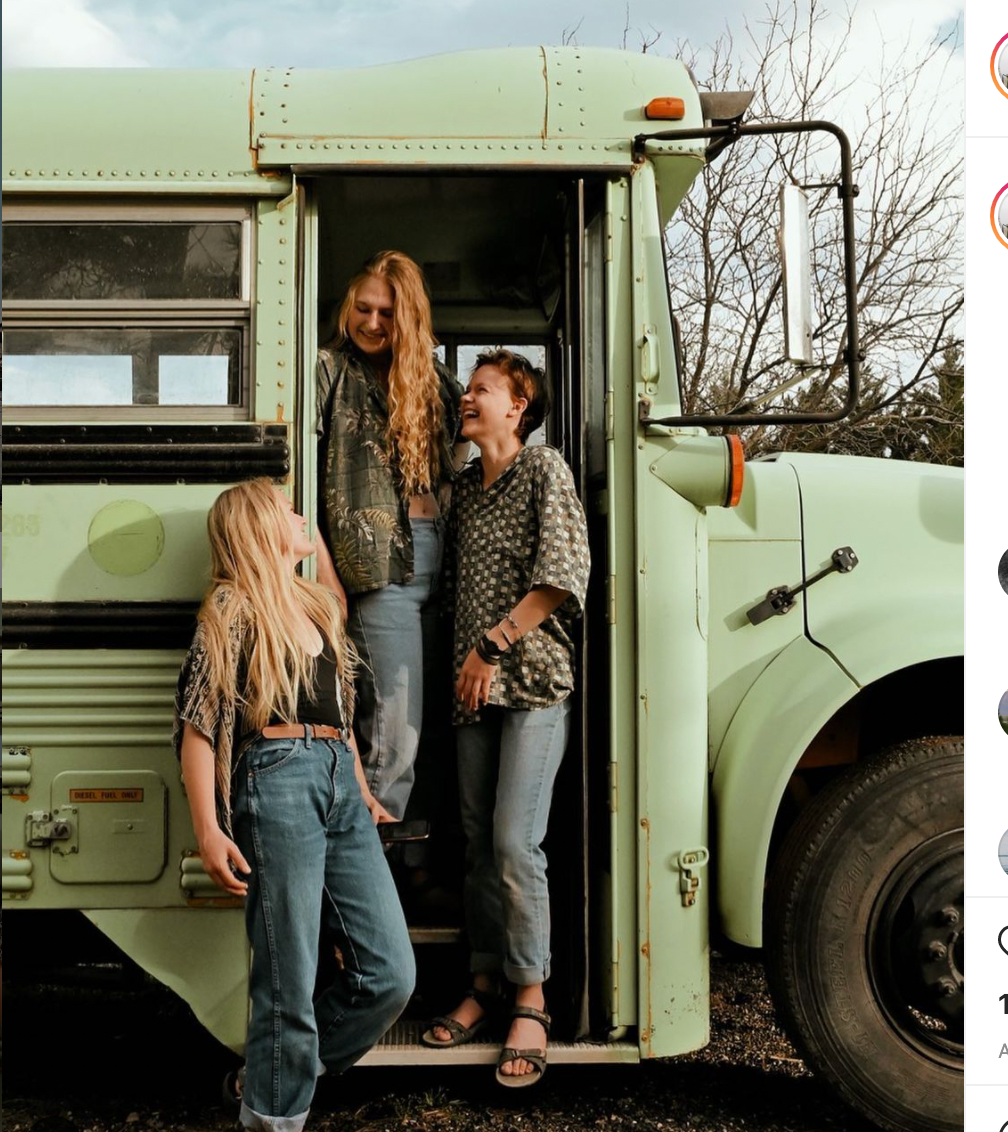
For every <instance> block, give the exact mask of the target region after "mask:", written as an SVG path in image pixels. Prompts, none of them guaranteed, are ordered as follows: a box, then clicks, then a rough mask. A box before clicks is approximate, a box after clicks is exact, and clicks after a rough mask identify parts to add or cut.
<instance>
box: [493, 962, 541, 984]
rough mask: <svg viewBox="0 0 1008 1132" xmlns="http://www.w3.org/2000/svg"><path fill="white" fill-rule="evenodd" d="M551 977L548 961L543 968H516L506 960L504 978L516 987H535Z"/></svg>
mask: <svg viewBox="0 0 1008 1132" xmlns="http://www.w3.org/2000/svg"><path fill="white" fill-rule="evenodd" d="M549 977H550V964H549V960H548V959H547V960H546V962H545V963H544V964H543V966H542V967H516V966H515V965H514V964H513V963H509V962H508V961H507V960H506V959H505V960H504V978H505V979H507V981H508V982H509V983H514V985H515V986H516V987H534V986H536V985H537V984H539V983H544V982H546V980H547V979H548V978H549Z"/></svg>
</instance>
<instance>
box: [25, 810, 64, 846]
mask: <svg viewBox="0 0 1008 1132" xmlns="http://www.w3.org/2000/svg"><path fill="white" fill-rule="evenodd" d="M76 813H77V810H76V808H74V807H72V806H60V807H58V808H57V809H55V810H53V811H52V813H50V812H49V811H48V810H35V811H34V812H32V813H30V814H27V815H26V816H25V845H27V846H28V847H29V848H31V849H44V848H45V847H46V846H47V845H51V846H52V848H53V850H54V851H55V852H57V853H61V854H65V853H76V852H77V837H76V834H77V824H76V822H75V820H74V816H73V815H74V814H76ZM54 842H58V843H59V844H53V843H54ZM63 842H70V843H71V844H69V845H63V844H62V843H63Z"/></svg>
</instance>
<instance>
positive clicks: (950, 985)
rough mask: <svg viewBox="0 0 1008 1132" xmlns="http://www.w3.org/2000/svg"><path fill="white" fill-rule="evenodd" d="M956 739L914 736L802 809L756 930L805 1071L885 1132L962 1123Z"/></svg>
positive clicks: (927, 1131) (946, 1131)
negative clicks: (823, 1080)
mask: <svg viewBox="0 0 1008 1132" xmlns="http://www.w3.org/2000/svg"><path fill="white" fill-rule="evenodd" d="M962 827H963V741H962V739H961V738H960V737H942V738H929V739H914V740H911V741H908V742H905V743H901V744H899V745H897V746H896V747H893V748H890V749H889V750H887V751H885V752H882V753H881V754H880V755H878V756H877V757H874V758H872V759H869V760H867V761H865V762H863V763H860V764H858V765H857V766H856V767H855V768H853V770H852V771H851V772H850V773H848V774H845V775H843V776H842V777H841V778H840V779H838V780H837V781H836V782H834V783H832V784H831V785H830V786H829V787H827V788H826V789H825V790H824V791H823V792H822V793H821V794H819V795H818V796H817V797H816V798H815V799H814V800H813V801H812V802H811V803H810V804H809V806H808V807H807V808H806V809H805V810H804V811H803V813H802V815H801V817H800V818H799V819H798V821H797V822H796V824H795V826H794V828H793V829H792V830H791V832H790V833H789V835H788V837H787V840H786V842H785V844H784V846H783V848H782V850H781V852H780V855H779V856H778V859H777V861H776V863H775V864H774V867H773V870H772V873H771V877H770V883H769V887H768V892H767V905H766V916H765V930H764V937H763V949H764V957H765V961H766V967H767V976H768V980H769V983H770V989H771V993H772V994H773V998H774V1002H775V1004H776V1006H777V1008H778V1011H779V1012H780V1015H781V1020H782V1021H783V1023H784V1026H785V1028H786V1029H787V1031H788V1032H789V1034H790V1036H791V1038H792V1040H793V1041H794V1043H795V1045H796V1046H797V1047H798V1050H799V1052H800V1053H801V1054H802V1056H803V1057H804V1059H805V1060H806V1062H807V1063H808V1064H809V1066H810V1067H811V1068H812V1069H814V1070H816V1071H818V1072H819V1073H820V1074H821V1075H822V1076H823V1077H825V1078H826V1079H827V1080H829V1082H830V1083H831V1084H832V1085H833V1087H834V1088H835V1089H836V1091H837V1092H838V1093H839V1094H840V1095H841V1096H842V1097H843V1098H844V1100H846V1101H847V1103H848V1104H850V1105H851V1106H852V1107H853V1108H855V1109H857V1110H858V1111H859V1112H861V1113H863V1114H864V1115H865V1116H867V1117H868V1118H869V1119H871V1120H873V1121H874V1122H875V1123H876V1124H878V1125H880V1126H881V1127H882V1128H886V1129H891V1130H894V1132H959V1130H961V1129H962V1125H963V1088H962V1086H963V926H964V925H963V913H964V909H963V829H962Z"/></svg>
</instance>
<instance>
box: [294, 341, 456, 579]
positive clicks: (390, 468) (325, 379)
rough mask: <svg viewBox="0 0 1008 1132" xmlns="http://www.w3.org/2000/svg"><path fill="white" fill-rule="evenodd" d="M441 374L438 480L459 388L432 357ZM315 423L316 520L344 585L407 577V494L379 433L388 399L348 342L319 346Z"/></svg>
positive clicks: (445, 477)
mask: <svg viewBox="0 0 1008 1132" xmlns="http://www.w3.org/2000/svg"><path fill="white" fill-rule="evenodd" d="M434 366H435V369H436V370H437V373H438V377H439V378H440V379H441V401H442V404H443V406H444V429H443V431H442V435H441V437H440V441H439V455H440V461H441V480H442V483H446V482H449V481H450V480H451V479H452V477H453V470H452V442H453V440H454V437H455V433H456V431H457V429H458V422H459V401H460V399H461V397H462V390H461V388H460V387H459V384H458V382H457V381H456V380H455V378H454V377H453V376H452V374H451V373H450V372H449V371H448V370H447V369H446V368H445V367H444V366H442V365H441V363H440V362H438V361H436V360H435V362H434ZM316 381H317V397H318V401H317V410H318V417H317V428H318V433H319V438H320V444H319V477H320V482H319V495H320V512H321V514H320V516H319V519H320V523H321V525H322V530H323V534H324V535H325V538H326V543H327V545H328V546H329V549H330V550H331V551H332V556H333V562H334V563H335V565H336V570H337V572H338V573H339V576H340V580H341V581H342V583H343V585H344V587H345V588H346V591H347V593H350V594H360V593H367V592H368V591H369V590H377V589H380V588H381V587H382V586H387V585H388V584H389V583H390V582H397V583H403V582H409V581H411V580H412V578H413V534H412V531H411V528H410V522H409V499H407V498H405V497H404V495H403V490H402V480H401V477H400V475H399V469H398V467H397V463H396V456H395V453H394V452H389V450H388V445H387V443H386V439H385V429H386V425H387V423H388V399H387V397H386V395H385V391H384V390H383V389H382V387H381V385H380V384H379V382H378V379H377V378H376V377H375V374H374V372H373V370H372V369H371V367H370V366H369V365H368V364H367V362H366V361H365V360H364V358H363V357H362V356H361V355H360V354H359V353H358V352H357V351H356V350H355V349H353V348H352V347H347V348H336V347H333V346H323V347H322V349H320V350H319V353H318V365H317V368H316Z"/></svg>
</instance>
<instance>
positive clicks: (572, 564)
mask: <svg viewBox="0 0 1008 1132" xmlns="http://www.w3.org/2000/svg"><path fill="white" fill-rule="evenodd" d="M448 533H449V544H448V549H447V554H446V564H447V567H446V580H447V583H448V586H449V602H450V604H451V607H452V608H453V611H454V615H455V631H454V650H453V661H454V676H455V680H456V681H457V680H458V676H459V672H460V671H461V669H462V665H463V663H464V662H465V658H466V657H467V656H468V655H469V652H470V651H471V649H472V648H473V647H474V646H475V644H476V642H477V641H478V640H479V638H480V637H481V636H482V635H483V634H484V633H485V632H486V631H487V630H488V629H489V628H491V627H492V626H493V625H495V624H497V622H498V621H500V619H501V618H502V617H503V616H504V615H505V614H506V613H509V612H510V611H511V610H512V609H513V608H514V606H515V605H517V604H518V602H519V601H521V599H522V598H523V597H524V596H525V595H526V594H527V593H528V591H529V590H530V589H531V588H532V587H533V586H555V587H556V588H557V589H562V590H568V591H569V596H568V597H567V599H566V600H565V601H564V603H563V604H562V605H561V606H560V608H559V609H557V610H556V612H555V613H553V614H551V615H550V616H549V617H547V618H546V620H545V621H544V622H543V623H542V624H541V625H540V626H539V627H538V628H537V629H533V630H532V631H531V632H530V633H526V634H525V636H523V637H521V638H520V639H519V640H518V641H516V642H515V644H513V645H512V646H511V647H510V648H509V649H508V650H507V651H506V652H505V653H504V655H503V657H502V658H501V662H500V667H499V668H498V670H497V674H496V675H495V677H494V680H493V683H492V684H491V685H490V700H489V702H490V703H491V704H497V705H499V706H501V707H508V708H521V709H524V710H529V709H534V708H541V707H549V706H550V705H552V704H556V703H559V702H560V701H561V700H564V699H566V698H567V696H569V695H570V693H571V692H572V691H573V690H574V637H573V633H572V623H573V621H574V620H575V619H576V618H577V617H579V616H580V615H581V614H582V613H583V612H584V600H585V593H586V591H587V588H588V571H589V566H590V562H589V557H588V532H587V528H586V526H585V517H584V511H583V509H582V507H581V501H580V500H579V499H578V497H577V493H576V491H575V490H574V477H573V476H572V475H571V472H570V468H568V467H567V465H566V464H565V463H564V459H563V457H562V456H561V455H560V453H559V452H558V451H557V450H556V449H555V448H550V447H548V446H547V445H537V446H535V447H533V448H523V449H522V450H521V451H520V452H519V453H518V455H517V456H516V457H515V459H514V461H513V463H511V464H510V465H509V466H508V467H507V468H506V469H505V471H504V472H503V473H502V474H501V475H500V476H498V478H497V479H496V480H494V482H493V483H492V484H491V485H490V486H489V487H488V488H487V489H486V490H485V491H484V490H483V468H482V465H481V463H480V461H479V460H474V461H473V462H472V463H471V464H470V465H469V466H468V467H466V468H465V470H464V471H463V472H462V474H461V475H460V476H459V478H458V480H457V481H456V484H455V489H454V495H453V499H452V510H451V515H450V518H449V522H448ZM478 719H479V714H478V713H476V712H470V711H468V710H467V709H466V708H465V707H463V705H462V704H461V703H459V702H458V700H456V701H455V710H454V722H455V723H457V724H458V723H475V722H476V721H477V720H478Z"/></svg>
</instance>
